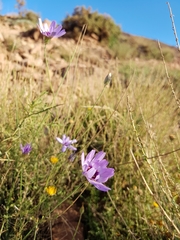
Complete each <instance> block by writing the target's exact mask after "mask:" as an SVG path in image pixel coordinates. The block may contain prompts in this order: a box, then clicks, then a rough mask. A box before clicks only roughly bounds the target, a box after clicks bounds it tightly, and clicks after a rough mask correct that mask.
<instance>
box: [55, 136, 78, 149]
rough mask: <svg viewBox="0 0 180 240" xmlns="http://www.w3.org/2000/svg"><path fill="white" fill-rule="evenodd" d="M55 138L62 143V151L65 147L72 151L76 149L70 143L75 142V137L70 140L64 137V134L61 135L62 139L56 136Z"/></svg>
mask: <svg viewBox="0 0 180 240" xmlns="http://www.w3.org/2000/svg"><path fill="white" fill-rule="evenodd" d="M56 140H57V141H58V142H59V143H61V144H62V148H61V151H62V152H65V151H66V149H67V148H69V149H70V150H73V151H76V150H77V148H75V147H74V146H72V144H74V143H76V142H77V140H76V139H73V140H71V139H70V138H69V137H66V135H63V137H62V139H61V138H59V137H57V138H56Z"/></svg>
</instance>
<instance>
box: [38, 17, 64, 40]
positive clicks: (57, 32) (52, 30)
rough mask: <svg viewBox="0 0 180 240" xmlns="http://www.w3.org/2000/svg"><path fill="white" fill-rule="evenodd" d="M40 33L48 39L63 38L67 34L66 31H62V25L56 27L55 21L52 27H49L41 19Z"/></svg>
mask: <svg viewBox="0 0 180 240" xmlns="http://www.w3.org/2000/svg"><path fill="white" fill-rule="evenodd" d="M38 27H39V30H40V32H41V33H42V34H43V35H44V36H45V37H47V38H53V37H57V38H58V37H62V36H63V35H64V34H66V31H65V30H64V29H62V26H61V25H58V26H57V25H56V22H55V21H52V23H51V25H50V27H49V26H48V25H47V23H44V24H43V23H42V20H41V18H39V24H38Z"/></svg>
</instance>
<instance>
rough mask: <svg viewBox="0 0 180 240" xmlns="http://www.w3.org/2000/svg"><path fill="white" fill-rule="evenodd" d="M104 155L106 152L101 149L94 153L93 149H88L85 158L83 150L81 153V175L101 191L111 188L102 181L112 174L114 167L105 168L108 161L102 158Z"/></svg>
mask: <svg viewBox="0 0 180 240" xmlns="http://www.w3.org/2000/svg"><path fill="white" fill-rule="evenodd" d="M105 155H106V153H105V152H103V151H100V152H98V153H96V154H95V150H92V151H90V152H89V153H88V155H87V156H86V158H85V157H84V152H83V153H82V155H81V164H82V170H83V175H84V176H85V177H86V178H87V180H88V181H89V182H90V183H91V184H93V185H94V186H95V187H96V188H97V189H99V190H101V191H103V192H107V191H108V190H111V189H110V188H108V187H106V186H105V185H104V184H103V183H105V182H106V181H107V180H108V179H109V178H110V177H112V176H113V175H114V168H107V165H108V161H107V160H106V159H104V156H105Z"/></svg>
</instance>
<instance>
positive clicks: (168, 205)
mask: <svg viewBox="0 0 180 240" xmlns="http://www.w3.org/2000/svg"><path fill="white" fill-rule="evenodd" d="M47 54H48V53H47ZM76 61H78V53H77V54H75V56H74V58H71V63H74V65H75V66H76ZM112 65H113V66H115V67H113V71H112V69H108V70H109V71H112V76H113V80H112V81H113V82H112V86H111V87H109V86H104V85H103V81H104V78H105V76H104V75H105V74H104V73H105V72H106V71H107V69H104V67H103V63H102V66H101V72H98V74H99V75H98V74H97V73H96V72H95V73H93V75H87V76H86V78H84V77H82V73H81V70H79V69H78V68H77V69H75V71H74V72H73V73H72V74H73V76H72V74H71V75H67V79H66V81H64V79H63V78H60V79H59V80H58V81H57V80H56V81H53V79H49V77H48V75H47V74H46V73H44V76H43V82H40V81H39V82H38V81H34V80H33V79H32V78H31V76H29V79H27V78H26V79H24V78H23V76H19V75H16V73H14V75H13V79H12V78H11V73H10V72H9V71H8V69H7V70H6V69H5V70H4V71H3V73H2V75H1V82H0V109H1V120H0V141H1V143H0V169H1V170H0V173H1V183H0V212H1V215H0V226H1V227H0V236H1V239H2V240H6V239H12V240H16V239H18V240H19V239H22V240H25V239H50V238H51V233H52V231H51V227H52V225H53V222H54V221H55V219H56V218H57V217H59V216H57V215H56V214H55V213H56V210H58V209H59V210H61V208H63V206H64V203H66V204H67V206H73V205H78V206H79V207H80V209H81V211H82V212H81V214H80V215H79V217H81V219H80V220H81V222H82V223H83V224H84V226H85V239H88V240H93V239H99V240H104V239H107V240H109V239H112V240H113V239H153V240H154V239H178V238H179V237H180V231H179V227H180V221H179V216H180V215H179V214H180V212H179V211H180V209H179V176H180V172H179V169H180V168H179V167H180V163H179V152H178V151H179V141H180V139H179V105H178V104H177V102H176V100H175V98H174V96H173V94H172V88H171V87H170V86H169V84H168V80H167V76H166V74H165V70H164V67H163V64H162V65H160V63H159V64H158V65H157V64H155V65H153V64H151V65H149V64H148V65H147V64H146V62H142V64H141V63H139V64H138V63H135V62H133V61H132V60H129V61H126V62H124V64H123V65H122V64H121V65H119V64H118V63H117V62H113V64H112ZM99 76H102V77H99ZM173 77H174V76H173ZM47 89H50V91H47ZM177 89H178V88H177ZM177 89H174V90H175V91H176V94H177V96H178V94H179V93H178V92H177ZM62 134H66V135H67V136H70V138H71V139H74V138H76V139H77V140H78V142H77V144H76V146H77V148H78V151H77V154H76V158H75V160H74V161H73V162H71V161H69V160H68V157H69V155H70V151H67V152H65V153H60V148H61V146H60V145H59V144H58V142H57V141H56V139H55V138H56V136H59V137H61V136H62ZM21 143H22V144H25V143H31V144H32V148H33V150H32V152H31V153H30V154H29V155H27V156H24V155H22V153H21V151H20V147H19V146H20V144H21ZM91 149H96V150H97V151H101V150H103V151H105V152H106V157H107V160H108V161H109V167H113V168H115V175H114V177H113V178H112V179H110V180H109V181H108V182H107V185H108V186H109V187H111V191H109V192H108V194H107V193H103V192H100V191H98V190H97V189H95V188H94V187H93V186H90V185H88V183H87V181H86V179H85V177H83V176H82V170H81V165H80V156H81V153H82V152H83V151H84V152H85V153H87V152H89V151H90V150H91ZM51 156H57V157H58V159H59V161H58V163H56V164H52V163H51V162H50V157H51ZM51 185H53V186H55V187H56V188H57V192H56V194H55V195H54V196H49V195H48V194H47V192H46V191H45V188H46V187H47V186H51ZM67 208H68V207H67ZM82 209H84V210H82ZM45 229H48V231H47V232H48V233H47V234H49V235H48V236H47V237H45V236H44V235H43V233H44V234H45ZM73 234H74V233H73ZM72 239H73V237H72ZM75 239H76V238H75Z"/></svg>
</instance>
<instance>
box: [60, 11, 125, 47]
mask: <svg viewBox="0 0 180 240" xmlns="http://www.w3.org/2000/svg"><path fill="white" fill-rule="evenodd" d="M84 25H86V26H87V29H86V33H85V35H87V36H93V35H94V36H96V38H97V40H98V41H99V42H106V43H107V42H110V43H111V44H112V43H113V42H114V41H116V39H118V37H119V36H120V33H121V29H120V27H119V26H118V25H116V24H115V23H114V21H113V20H112V19H111V17H109V16H108V15H103V14H99V13H98V12H92V11H91V9H90V8H88V9H86V8H84V7H76V8H75V9H74V12H73V14H72V16H67V17H66V18H65V19H64V21H63V27H64V28H65V29H66V31H67V36H68V37H73V38H78V37H79V35H80V33H81V32H82V28H83V26H84Z"/></svg>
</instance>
